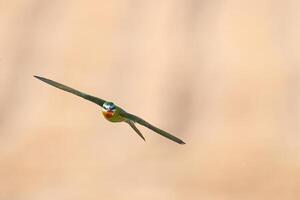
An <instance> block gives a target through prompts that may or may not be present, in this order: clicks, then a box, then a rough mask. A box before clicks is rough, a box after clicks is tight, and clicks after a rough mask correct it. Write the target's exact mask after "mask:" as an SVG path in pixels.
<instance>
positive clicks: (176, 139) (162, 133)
mask: <svg viewBox="0 0 300 200" xmlns="http://www.w3.org/2000/svg"><path fill="white" fill-rule="evenodd" d="M120 115H121V116H123V117H125V118H127V119H129V120H132V121H133V122H137V123H139V124H141V125H142V126H145V127H147V128H149V129H151V130H152V131H154V132H156V133H158V134H160V135H162V136H164V137H166V138H168V139H170V140H172V141H174V142H177V143H178V144H185V143H184V142H183V141H182V140H181V139H179V138H177V137H175V136H174V135H171V134H170V133H167V132H166V131H163V130H161V129H159V128H157V127H155V126H153V125H151V124H150V123H148V122H146V121H145V120H143V119H142V118H140V117H138V116H135V115H133V114H130V113H128V112H126V111H124V110H122V111H121V112H120Z"/></svg>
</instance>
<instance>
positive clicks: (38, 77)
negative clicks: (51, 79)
mask: <svg viewBox="0 0 300 200" xmlns="http://www.w3.org/2000/svg"><path fill="white" fill-rule="evenodd" d="M33 77H34V78H37V79H40V80H44V79H45V78H43V77H41V76H36V75H33Z"/></svg>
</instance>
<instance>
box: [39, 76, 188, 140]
mask: <svg viewBox="0 0 300 200" xmlns="http://www.w3.org/2000/svg"><path fill="white" fill-rule="evenodd" d="M34 77H35V78H37V79H39V80H41V81H43V82H45V83H47V84H49V85H52V86H54V87H56V88H59V89H61V90H64V91H66V92H69V93H72V94H74V95H76V96H79V97H81V98H84V99H86V100H88V101H91V102H93V103H95V104H97V105H99V106H101V107H102V114H103V116H104V118H105V119H107V120H108V121H110V122H126V123H127V124H129V125H130V126H131V128H132V129H133V130H134V131H135V132H136V133H137V134H138V135H139V136H140V137H141V138H142V139H143V140H145V137H144V136H143V134H142V133H141V132H140V130H139V129H138V128H137V127H136V126H135V123H138V124H140V125H142V126H145V127H147V128H149V129H151V130H152V131H154V132H156V133H158V134H160V135H162V136H164V137H166V138H168V139H170V140H172V141H174V142H176V143H178V144H185V143H184V142H183V141H182V140H181V139H179V138H177V137H175V136H174V135H171V134H170V133H167V132H166V131H164V130H161V129H159V128H157V127H155V126H153V125H152V124H150V123H148V122H147V121H145V120H144V119H142V118H140V117H138V116H136V115H133V114H130V113H128V112H126V111H125V110H124V109H122V108H120V107H119V106H117V105H115V104H114V103H112V102H110V101H105V100H103V99H100V98H98V97H95V96H92V95H89V94H86V93H83V92H80V91H78V90H75V89H73V88H70V87H68V86H66V85H63V84H60V83H58V82H55V81H52V80H50V79H47V78H43V77H40V76H34Z"/></svg>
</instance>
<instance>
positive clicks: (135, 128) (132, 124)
mask: <svg viewBox="0 0 300 200" xmlns="http://www.w3.org/2000/svg"><path fill="white" fill-rule="evenodd" d="M126 122H127V123H128V124H129V125H130V126H131V128H132V129H133V130H134V131H135V132H136V133H137V134H138V135H139V136H140V137H141V138H142V139H143V140H144V141H146V139H145V137H144V136H143V134H142V133H141V131H140V130H139V129H138V128H137V127H136V126H135V124H134V122H133V121H130V120H128V121H126Z"/></svg>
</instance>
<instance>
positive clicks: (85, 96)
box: [34, 76, 105, 107]
mask: <svg viewBox="0 0 300 200" xmlns="http://www.w3.org/2000/svg"><path fill="white" fill-rule="evenodd" d="M34 77H35V78H37V79H39V80H41V81H43V82H45V83H48V84H49V85H52V86H54V87H56V88H59V89H61V90H64V91H66V92H70V93H72V94H74V95H76V96H79V97H82V98H84V99H86V100H89V101H91V102H93V103H95V104H98V105H99V106H101V107H102V106H103V104H104V102H105V101H104V100H103V99H100V98H98V97H94V96H91V95H89V94H85V93H83V92H80V91H78V90H75V89H73V88H70V87H68V86H65V85H63V84H60V83H58V82H55V81H52V80H50V79H47V78H43V77H40V76H34Z"/></svg>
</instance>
